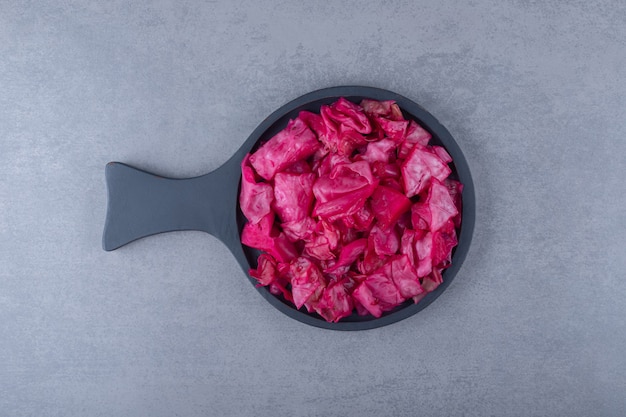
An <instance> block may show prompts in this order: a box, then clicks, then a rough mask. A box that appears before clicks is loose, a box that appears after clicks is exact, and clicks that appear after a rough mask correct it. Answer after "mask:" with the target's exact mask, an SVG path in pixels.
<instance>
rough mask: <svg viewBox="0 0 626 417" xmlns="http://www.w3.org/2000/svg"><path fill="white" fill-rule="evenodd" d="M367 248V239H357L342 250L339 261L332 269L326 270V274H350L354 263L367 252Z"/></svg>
mask: <svg viewBox="0 0 626 417" xmlns="http://www.w3.org/2000/svg"><path fill="white" fill-rule="evenodd" d="M365 248H367V239H365V238H362V239H357V240H355V241H353V242H350V243H348V244H347V245H345V246H344V247H343V248H341V253H340V254H339V259H338V260H337V262H336V263H335V264H334V265H333V266H332V267H331V268H328V269H326V270H325V271H324V272H327V273H335V272H337V271H342V272H343V273H346V272H348V269H349V267H350V265H352V264H353V263H354V261H356V260H357V259H358V258H359V256H361V255H362V254H363V252H365Z"/></svg>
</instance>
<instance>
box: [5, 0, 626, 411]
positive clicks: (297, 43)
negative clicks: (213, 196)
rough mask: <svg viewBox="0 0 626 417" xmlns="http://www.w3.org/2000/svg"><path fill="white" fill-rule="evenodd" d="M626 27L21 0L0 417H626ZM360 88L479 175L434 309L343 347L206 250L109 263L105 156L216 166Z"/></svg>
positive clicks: (10, 94)
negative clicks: (434, 121)
mask: <svg viewBox="0 0 626 417" xmlns="http://www.w3.org/2000/svg"><path fill="white" fill-rule="evenodd" d="M566 3H567V4H566ZM624 22H626V3H624V2H622V1H572V2H547V3H546V2H535V1H512V0H509V1H495V0H494V1H486V0H476V1H470V2H455V1H441V0H436V1H420V2H413V1H368V2H364V1H344V2H321V1H306V2H305V1H298V2H293V1H283V2H279V1H272V2H260V1H243V0H236V1H218V2H216V1H213V2H209V1H206V2H203V1H173V0H172V1H155V2H120V1H110V2H109V1H107V2H104V1H83V2H78V1H76V2H75V1H50V2H37V1H32V2H10V1H0V236H1V239H0V415H2V416H41V417H48V416H64V417H65V416H153V417H158V416H223V415H242V416H245V415H255V416H317V415H324V416H374V415H377V416H378V415H390V416H391V415H393V416H414V415H446V416H461V415H464V416H490V415H492V416H518V415H520V416H521V415H524V416H526V415H533V416H542V415H545V416H590V415H594V416H624V415H626V399H625V397H624V392H626V354H625V350H624V347H625V346H626V300H625V299H626V279H625V275H626V273H625V270H626V250H625V248H626V238H625V237H624V235H625V232H626V209H625V207H626V193H625V191H626V187H624V176H626V164H625V161H626V156H625V153H626V25H624ZM344 84H362V85H370V86H376V87H382V88H387V89H390V90H394V91H396V92H398V93H400V94H402V95H405V96H407V97H409V98H411V99H413V100H415V101H417V102H418V103H420V104H422V105H423V106H424V107H426V108H427V109H429V110H430V111H431V112H432V113H433V114H434V115H435V116H436V117H438V118H439V120H440V121H441V122H442V123H443V124H444V125H446V126H447V127H448V129H449V130H450V131H451V133H452V134H453V136H455V137H456V139H457V140H458V142H459V144H460V146H461V147H462V149H463V150H464V152H465V154H466V156H467V158H468V162H469V164H470V167H471V169H472V172H473V175H474V180H475V185H476V193H477V201H478V214H477V225H476V231H475V237H474V242H473V244H472V248H471V250H470V253H469V256H468V259H467V261H466V263H465V264H464V265H463V268H462V270H461V271H460V273H459V274H458V275H457V278H456V279H455V281H454V283H453V284H452V285H451V287H450V288H449V289H448V290H447V291H446V292H445V293H444V294H443V295H442V296H441V297H440V298H439V299H438V300H437V301H436V302H435V303H434V304H433V305H431V306H430V307H428V308H427V309H426V310H424V311H422V312H421V313H419V314H418V315H416V316H414V317H412V318H410V319H407V320H404V321H402V322H400V323H397V324H394V325H391V326H388V327H385V328H381V329H377V330H372V331H365V332H357V333H340V332H333V331H325V330H320V329H316V328H311V327H308V326H306V325H303V324H301V323H299V322H296V321H293V320H292V319H290V318H288V317H286V316H284V315H282V314H281V313H280V312H278V311H277V310H275V309H274V308H273V307H271V306H270V305H269V304H268V303H267V302H266V301H265V300H264V299H263V298H262V297H260V296H259V294H258V293H257V292H256V290H255V289H254V288H253V287H252V286H251V285H250V283H249V282H248V280H247V279H246V278H245V276H244V275H243V274H242V272H241V270H240V267H239V265H238V264H236V262H235V260H234V258H233V257H232V256H231V254H230V253H229V252H228V250H227V249H226V248H225V247H224V246H223V245H222V244H221V243H220V242H219V241H218V240H217V239H215V238H213V237H211V236H209V235H206V234H203V233H200V232H186V233H170V234H165V235H159V236H155V237H151V238H148V239H144V240H140V241H137V242H134V243H132V244H130V245H128V246H126V247H124V248H122V249H120V250H118V251H115V252H111V253H106V252H104V251H103V250H102V249H101V234H102V228H103V223H104V216H105V207H106V187H105V183H104V166H105V164H106V163H107V162H109V161H112V160H117V161H122V162H126V163H129V164H133V165H136V166H138V167H140V168H143V169H146V170H150V171H153V172H157V173H159V174H162V175H165V176H173V177H187V176H195V175H199V174H203V173H206V172H208V171H211V170H213V169H215V168H217V167H218V166H219V165H220V164H221V163H222V162H224V161H226V160H227V158H228V157H229V156H230V155H231V154H232V153H234V152H235V150H236V149H237V148H238V147H239V146H240V145H241V144H242V143H243V142H244V140H245V139H246V138H247V136H248V135H249V134H250V133H251V132H252V130H253V129H254V128H255V127H256V125H257V124H258V123H260V121H261V120H263V118H265V117H266V116H267V115H269V114H270V113H271V112H272V111H273V110H275V109H276V108H278V107H279V106H281V105H282V104H284V103H286V102H287V101H289V100H291V99H293V98H295V97H297V96H299V95H301V94H303V93H306V92H308V91H311V90H314V89H318V88H322V87H328V86H333V85H344Z"/></svg>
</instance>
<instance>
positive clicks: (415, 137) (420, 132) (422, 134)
mask: <svg viewBox="0 0 626 417" xmlns="http://www.w3.org/2000/svg"><path fill="white" fill-rule="evenodd" d="M431 138H432V135H431V134H430V133H429V132H428V131H427V130H426V129H424V128H423V127H422V126H420V125H419V124H417V123H416V122H415V121H414V120H411V121H410V122H409V127H408V128H407V131H406V136H405V137H404V141H403V142H402V144H401V145H400V149H399V150H398V157H400V158H403V159H404V158H406V157H407V156H408V155H409V153H410V152H411V150H412V149H413V147H414V146H415V145H419V146H427V145H428V142H430V139H431Z"/></svg>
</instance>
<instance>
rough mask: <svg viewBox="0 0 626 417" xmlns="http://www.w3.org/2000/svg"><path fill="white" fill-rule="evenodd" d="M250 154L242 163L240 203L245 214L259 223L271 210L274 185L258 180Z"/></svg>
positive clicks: (252, 220)
mask: <svg viewBox="0 0 626 417" xmlns="http://www.w3.org/2000/svg"><path fill="white" fill-rule="evenodd" d="M249 159H250V154H248V155H246V156H245V158H244V159H243V162H242V163H241V193H240V195H239V205H240V207H241V211H242V212H243V214H244V216H246V218H247V219H248V221H250V222H252V223H258V222H259V221H260V220H261V219H262V218H263V217H265V216H266V215H268V214H269V213H270V211H271V204H272V202H273V201H274V192H273V191H272V186H271V185H269V184H266V183H262V182H257V181H256V179H255V175H254V170H253V169H252V167H251V166H250V165H249Z"/></svg>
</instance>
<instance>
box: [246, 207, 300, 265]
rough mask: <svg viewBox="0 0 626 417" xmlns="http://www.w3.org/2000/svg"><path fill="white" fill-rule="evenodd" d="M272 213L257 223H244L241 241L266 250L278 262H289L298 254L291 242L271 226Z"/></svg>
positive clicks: (272, 222)
mask: <svg viewBox="0 0 626 417" xmlns="http://www.w3.org/2000/svg"><path fill="white" fill-rule="evenodd" d="M273 224H274V213H270V214H268V215H267V216H265V217H263V219H261V220H260V221H259V222H258V223H246V225H245V226H244V227H243V231H242V232H241V243H243V244H244V245H246V246H250V247H252V248H257V249H261V250H264V251H266V252H267V253H269V254H270V255H272V256H273V257H274V258H275V259H276V260H278V261H279V262H289V261H290V260H291V259H293V258H295V257H296V256H298V253H297V251H296V249H295V247H294V246H293V243H291V242H290V241H289V239H287V236H285V234H284V233H282V232H280V233H279V232H277V230H276V229H275V228H274V227H273Z"/></svg>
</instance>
